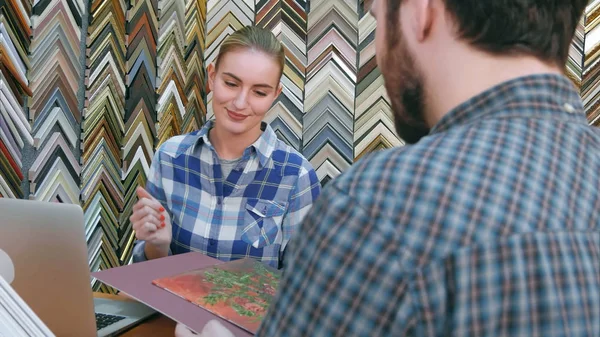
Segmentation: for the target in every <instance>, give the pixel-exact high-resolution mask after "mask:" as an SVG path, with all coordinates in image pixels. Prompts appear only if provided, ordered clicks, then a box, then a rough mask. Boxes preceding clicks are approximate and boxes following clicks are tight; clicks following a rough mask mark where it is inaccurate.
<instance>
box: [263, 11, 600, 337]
mask: <svg viewBox="0 0 600 337" xmlns="http://www.w3.org/2000/svg"><path fill="white" fill-rule="evenodd" d="M586 3H587V1H585V0H569V1H557V0H493V1H492V0H374V2H373V5H372V9H371V12H372V14H373V15H374V16H375V18H376V20H377V31H376V41H375V42H376V49H377V54H376V55H377V62H378V65H379V67H380V69H381V73H382V74H383V77H384V79H385V85H386V89H387V91H388V94H389V97H390V100H391V103H392V110H393V114H394V117H395V125H396V130H397V132H398V134H399V135H400V136H401V137H402V138H403V139H404V140H405V141H406V143H407V145H406V146H403V147H399V148H393V149H389V150H385V151H381V152H377V153H373V154H371V155H369V156H367V157H366V158H364V159H361V160H360V161H359V162H357V163H356V164H355V165H354V166H353V167H352V168H351V169H349V170H347V171H346V172H344V173H343V174H341V175H340V176H339V177H338V178H336V179H335V180H333V181H332V182H330V183H329V184H328V185H327V186H326V188H325V189H324V191H323V193H322V194H321V196H320V197H319V199H318V200H317V201H316V203H315V204H314V206H313V208H312V209H311V211H310V212H309V214H308V215H307V216H306V218H305V220H304V223H303V225H302V226H301V228H300V230H299V231H300V232H301V233H302V235H297V236H296V239H295V240H292V242H291V244H290V246H288V251H287V253H286V254H287V255H286V257H289V258H288V259H287V261H289V262H288V264H287V265H286V266H285V268H284V272H283V278H282V281H281V283H280V286H279V291H278V294H277V297H276V299H275V301H274V303H273V304H272V306H271V308H270V310H269V313H268V314H267V316H266V317H265V319H264V321H263V324H262V326H261V328H260V330H259V331H258V333H257V335H258V336H261V337H262V336H265V337H266V336H286V337H300V336H344V337H349V336H432V337H433V336H486V337H488V336H489V337H491V336H510V337H514V336H544V337H557V336H588V337H592V336H600V267H599V266H600V211H599V210H600V130H598V129H595V128H593V127H590V126H589V125H588V123H587V120H586V116H585V113H584V111H583V105H582V102H581V99H580V97H579V94H578V91H577V90H576V88H575V87H574V85H573V84H572V82H571V81H570V80H569V79H568V78H566V77H565V76H563V69H564V67H565V63H566V61H567V57H568V53H569V47H570V43H571V41H572V39H573V36H574V32H575V29H576V26H577V23H578V22H579V20H580V18H581V16H582V13H583V11H584V8H585V6H586Z"/></svg>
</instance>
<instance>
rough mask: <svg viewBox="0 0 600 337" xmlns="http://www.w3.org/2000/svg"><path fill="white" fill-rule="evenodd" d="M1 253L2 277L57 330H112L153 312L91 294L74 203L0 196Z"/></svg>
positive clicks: (63, 333)
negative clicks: (98, 297)
mask: <svg viewBox="0 0 600 337" xmlns="http://www.w3.org/2000/svg"><path fill="white" fill-rule="evenodd" d="M0 253H4V254H0V255H1V256H3V258H2V260H1V261H0V272H3V273H6V274H9V275H3V277H4V278H5V279H7V278H9V282H10V279H12V282H10V285H11V286H12V288H13V289H14V290H15V291H16V292H17V293H18V294H19V296H20V297H21V298H22V299H23V300H24V301H25V302H26V303H27V304H28V305H29V306H30V307H31V309H32V310H33V311H34V312H35V313H36V315H37V316H38V317H39V318H40V319H41V320H42V321H43V322H44V323H45V324H46V325H47V326H48V328H49V329H50V330H51V331H52V332H53V333H54V334H55V335H56V336H78V337H80V336H102V337H104V336H112V335H115V334H117V333H119V332H122V331H124V330H126V329H129V328H131V327H133V326H134V325H136V324H138V323H140V322H141V321H142V320H144V319H146V318H148V317H150V316H151V315H152V314H154V313H155V311H154V310H152V309H151V308H149V307H147V306H145V305H144V304H142V303H138V302H135V301H116V300H109V299H97V298H94V296H93V293H92V289H91V276H90V270H89V266H88V256H87V247H86V242H85V234H84V222H83V211H82V209H81V207H80V206H79V205H70V204H59V203H51V202H40V201H31V200H18V199H6V198H0ZM11 273H12V275H10V274H11ZM97 323H98V324H97Z"/></svg>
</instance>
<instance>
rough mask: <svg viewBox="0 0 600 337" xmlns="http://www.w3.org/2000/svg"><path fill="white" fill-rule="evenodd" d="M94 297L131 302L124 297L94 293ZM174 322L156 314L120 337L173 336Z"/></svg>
mask: <svg viewBox="0 0 600 337" xmlns="http://www.w3.org/2000/svg"><path fill="white" fill-rule="evenodd" d="M94 297H97V298H108V299H115V300H120V301H131V299H129V298H127V297H126V296H125V295H111V294H104V293H99V292H95V293H94ZM175 324H176V323H175V321H173V320H172V319H170V318H168V317H166V316H163V315H161V314H157V315H154V316H152V317H151V318H150V319H148V320H146V321H144V322H142V323H141V324H139V325H138V326H136V327H134V328H132V329H131V330H127V331H126V332H124V333H123V334H121V335H120V336H123V337H142V336H144V337H155V336H156V337H159V336H160V337H163V336H174V333H175Z"/></svg>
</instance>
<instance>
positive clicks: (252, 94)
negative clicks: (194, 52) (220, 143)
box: [208, 49, 281, 135]
mask: <svg viewBox="0 0 600 337" xmlns="http://www.w3.org/2000/svg"><path fill="white" fill-rule="evenodd" d="M279 73H280V68H279V65H278V64H277V62H276V61H275V60H274V59H273V58H272V57H270V56H269V55H267V54H265V53H263V52H260V51H255V50H251V49H238V50H233V51H230V52H228V53H227V54H225V55H223V57H222V58H221V60H220V61H219V69H215V68H214V66H213V65H212V64H211V65H209V67H208V82H209V86H210V89H211V90H212V93H213V97H212V105H213V112H214V114H215V120H216V121H215V127H219V128H221V129H222V131H226V132H227V133H230V134H232V135H244V134H247V133H254V132H256V133H257V134H260V123H261V121H262V119H263V117H264V116H265V114H266V113H267V111H268V110H269V108H270V107H271V105H272V104H273V101H275V99H276V98H277V96H279V94H280V93H281V85H280V83H279V78H280V75H279Z"/></svg>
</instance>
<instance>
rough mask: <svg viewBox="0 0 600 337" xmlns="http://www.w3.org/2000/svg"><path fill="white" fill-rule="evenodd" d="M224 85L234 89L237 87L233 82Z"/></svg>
mask: <svg viewBox="0 0 600 337" xmlns="http://www.w3.org/2000/svg"><path fill="white" fill-rule="evenodd" d="M225 85H227V86H228V87H236V86H237V85H236V84H235V83H233V82H225Z"/></svg>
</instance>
